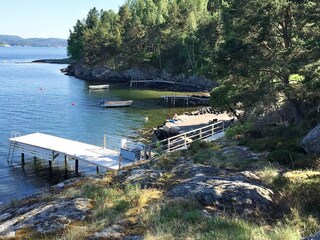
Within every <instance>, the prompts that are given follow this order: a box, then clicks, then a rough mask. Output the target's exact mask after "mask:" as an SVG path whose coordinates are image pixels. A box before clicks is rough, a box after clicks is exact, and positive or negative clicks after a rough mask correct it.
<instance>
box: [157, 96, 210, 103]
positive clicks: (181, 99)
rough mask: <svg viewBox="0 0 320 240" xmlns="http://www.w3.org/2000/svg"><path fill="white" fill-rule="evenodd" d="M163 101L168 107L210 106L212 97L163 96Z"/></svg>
mask: <svg viewBox="0 0 320 240" xmlns="http://www.w3.org/2000/svg"><path fill="white" fill-rule="evenodd" d="M162 100H163V102H164V103H165V104H166V105H172V106H176V105H184V106H189V105H191V106H195V105H206V106H207V105H209V102H210V97H201V96H189V95H187V96H177V95H172V96H162Z"/></svg>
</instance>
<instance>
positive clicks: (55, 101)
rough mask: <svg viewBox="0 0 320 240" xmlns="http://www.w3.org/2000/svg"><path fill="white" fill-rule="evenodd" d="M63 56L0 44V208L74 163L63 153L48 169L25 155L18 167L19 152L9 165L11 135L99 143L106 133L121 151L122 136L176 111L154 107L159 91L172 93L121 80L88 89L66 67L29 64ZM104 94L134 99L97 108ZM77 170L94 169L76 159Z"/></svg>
mask: <svg viewBox="0 0 320 240" xmlns="http://www.w3.org/2000/svg"><path fill="white" fill-rule="evenodd" d="M65 57H66V49H65V48H35V47H8V48H7V47H0V133H1V134H0V206H1V204H3V203H8V202H10V201H11V200H13V199H19V198H23V197H25V196H28V195H30V194H35V193H38V192H40V191H41V190H44V189H46V188H47V187H48V186H50V185H53V184H56V183H58V182H59V181H62V180H64V179H67V178H70V177H73V176H74V172H73V168H74V163H73V162H72V161H70V163H69V165H68V168H67V169H66V168H65V165H64V161H63V159H61V158H62V157H60V158H58V159H57V161H54V162H53V165H52V169H50V168H49V162H48V161H43V160H40V159H37V160H34V159H33V156H28V155H26V156H25V165H24V166H22V165H21V160H20V154H19V152H18V151H17V152H16V153H15V154H14V157H13V159H12V160H13V161H12V164H11V163H8V162H7V160H8V152H9V144H8V138H10V137H11V136H14V135H15V133H18V134H21V135H25V134H30V133H35V132H41V133H46V134H51V135H54V136H58V137H63V138H68V139H71V140H77V141H80V142H85V143H89V144H93V145H98V146H102V145H103V136H104V134H106V136H107V147H110V148H113V149H117V148H118V149H119V146H120V141H121V139H123V138H129V139H130V138H131V137H132V135H134V134H136V131H137V130H138V129H141V128H143V127H147V128H152V127H154V126H156V125H157V124H159V123H161V122H163V120H165V118H166V117H167V116H168V115H169V114H173V112H175V111H176V110H175V109H167V108H166V107H164V106H159V105H157V101H158V100H159V98H160V97H161V95H166V94H169V95H172V94H173V93H167V92H160V91H153V90H147V89H130V87H129V84H127V85H126V84H123V83H121V84H112V85H111V86H110V89H109V90H103V91H89V90H88V85H89V83H88V82H86V81H83V80H80V79H77V78H75V77H72V76H67V75H64V74H63V73H61V71H60V69H61V68H64V67H66V66H67V65H61V64H44V63H31V61H32V60H36V59H59V58H65ZM103 98H106V99H111V100H129V99H130V100H134V102H133V105H132V106H131V107H129V108H112V109H104V108H102V107H100V106H99V102H100V101H101V100H102V99H103ZM146 116H147V117H148V118H146ZM145 119H148V121H147V122H146V120H145ZM9 160H11V159H9ZM79 171H80V174H94V173H95V167H93V166H89V165H86V164H83V163H81V162H80V167H79Z"/></svg>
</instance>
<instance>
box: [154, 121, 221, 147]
mask: <svg viewBox="0 0 320 240" xmlns="http://www.w3.org/2000/svg"><path fill="white" fill-rule="evenodd" d="M224 130H225V126H224V121H219V122H216V123H213V124H210V125H207V126H204V127H201V128H197V129H194V130H191V131H188V132H185V133H181V134H179V135H176V136H173V137H169V138H167V139H164V140H161V141H158V142H156V143H153V144H151V145H150V153H151V152H153V153H155V152H156V151H161V152H173V151H175V150H179V149H186V148H187V147H188V146H189V144H190V143H192V142H193V141H195V140H202V139H205V138H209V137H211V136H213V135H215V134H218V133H221V132H224Z"/></svg>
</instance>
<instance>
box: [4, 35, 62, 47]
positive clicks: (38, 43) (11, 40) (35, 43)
mask: <svg viewBox="0 0 320 240" xmlns="http://www.w3.org/2000/svg"><path fill="white" fill-rule="evenodd" d="M1 45H10V46H30V47H66V46H67V40H66V39H61V38H21V37H18V36H12V35H0V46H1Z"/></svg>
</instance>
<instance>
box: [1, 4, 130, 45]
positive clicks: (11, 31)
mask: <svg viewBox="0 0 320 240" xmlns="http://www.w3.org/2000/svg"><path fill="white" fill-rule="evenodd" d="M125 2H126V1H125V0H0V35H15V36H20V37H23V38H32V37H39V38H49V37H54V38H64V39H67V38H68V37H69V30H72V29H73V26H74V25H75V23H76V21H77V20H78V19H79V20H82V19H83V18H85V17H86V16H87V14H88V12H89V10H90V9H91V8H93V7H96V8H97V9H98V10H100V9H104V10H109V9H112V10H114V11H116V12H117V11H118V9H119V6H121V5H122V4H124V3H125Z"/></svg>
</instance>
